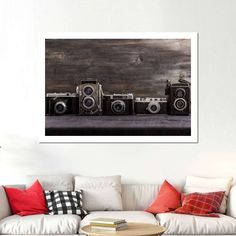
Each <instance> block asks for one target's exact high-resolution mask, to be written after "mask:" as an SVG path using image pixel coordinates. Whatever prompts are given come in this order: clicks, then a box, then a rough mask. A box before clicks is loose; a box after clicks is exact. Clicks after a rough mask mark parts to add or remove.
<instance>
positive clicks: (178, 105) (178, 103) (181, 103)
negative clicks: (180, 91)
mask: <svg viewBox="0 0 236 236" xmlns="http://www.w3.org/2000/svg"><path fill="white" fill-rule="evenodd" d="M186 107H187V102H186V100H185V99H183V98H178V99H176V100H175V101H174V108H175V109H176V110H178V111H183V110H184V109H185V108H186Z"/></svg>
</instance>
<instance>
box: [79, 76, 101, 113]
mask: <svg viewBox="0 0 236 236" xmlns="http://www.w3.org/2000/svg"><path fill="white" fill-rule="evenodd" d="M76 93H77V94H78V97H79V115H81V116H83V115H102V98H103V91H102V85H101V84H100V83H99V82H98V81H97V80H92V79H88V80H82V81H81V83H80V84H79V85H78V86H77V87H76Z"/></svg>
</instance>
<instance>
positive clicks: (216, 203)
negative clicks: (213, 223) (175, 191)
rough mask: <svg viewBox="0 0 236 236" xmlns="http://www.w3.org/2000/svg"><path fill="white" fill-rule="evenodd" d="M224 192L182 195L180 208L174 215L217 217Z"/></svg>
mask: <svg viewBox="0 0 236 236" xmlns="http://www.w3.org/2000/svg"><path fill="white" fill-rule="evenodd" d="M224 194H225V192H222V191H221V192H211V193H190V194H187V195H183V198H182V199H183V202H182V207H180V208H178V209H176V210H175V211H174V213H180V214H190V215H198V216H210V217H219V215H218V214H215V212H218V211H219V208H220V205H221V202H222V200H223V197H224Z"/></svg>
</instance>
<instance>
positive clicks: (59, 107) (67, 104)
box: [45, 92, 78, 116]
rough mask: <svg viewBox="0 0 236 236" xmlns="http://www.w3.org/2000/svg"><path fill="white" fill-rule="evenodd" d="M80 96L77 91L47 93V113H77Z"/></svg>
mask: <svg viewBox="0 0 236 236" xmlns="http://www.w3.org/2000/svg"><path fill="white" fill-rule="evenodd" d="M77 103H78V96H77V94H76V93H69V92H67V93H47V94H46V106H45V108H46V114H47V115H50V116H52V115H66V114H76V113H77V109H76V108H77Z"/></svg>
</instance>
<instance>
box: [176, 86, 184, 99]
mask: <svg viewBox="0 0 236 236" xmlns="http://www.w3.org/2000/svg"><path fill="white" fill-rule="evenodd" d="M175 96H176V97H177V98H182V97H184V96H185V90H184V89H182V88H178V89H176V91H175Z"/></svg>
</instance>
